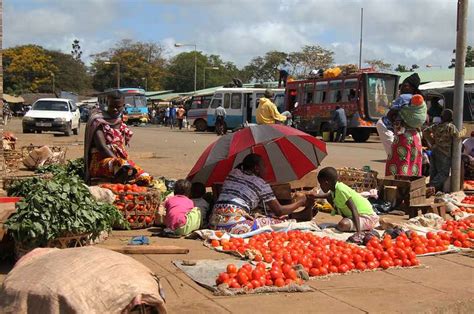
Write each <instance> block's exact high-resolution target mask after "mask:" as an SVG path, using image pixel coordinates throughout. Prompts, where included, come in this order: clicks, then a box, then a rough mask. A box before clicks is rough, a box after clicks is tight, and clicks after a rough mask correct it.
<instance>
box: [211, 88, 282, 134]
mask: <svg viewBox="0 0 474 314" xmlns="http://www.w3.org/2000/svg"><path fill="white" fill-rule="evenodd" d="M265 90H266V89H265V88H246V87H229V88H221V89H218V90H216V91H215V92H214V96H213V97H212V100H211V103H210V105H209V107H208V109H207V125H208V126H209V127H211V128H212V127H215V125H216V117H215V115H214V114H215V111H216V108H217V107H219V105H221V104H222V106H223V107H224V109H225V110H226V113H227V116H226V119H225V122H226V127H227V129H235V128H237V127H240V126H242V125H244V124H246V123H256V118H255V113H256V110H257V108H258V102H259V99H260V98H262V97H263V94H264V92H265ZM271 90H272V91H273V92H274V94H275V96H274V99H273V102H274V103H275V104H276V105H277V107H278V110H279V111H280V112H282V111H284V100H285V90H284V89H271Z"/></svg>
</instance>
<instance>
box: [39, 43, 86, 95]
mask: <svg viewBox="0 0 474 314" xmlns="http://www.w3.org/2000/svg"><path fill="white" fill-rule="evenodd" d="M46 54H47V55H48V56H50V57H51V60H52V62H53V64H54V65H55V67H56V70H55V71H53V73H54V76H55V85H56V90H64V91H70V92H76V93H81V92H84V91H86V90H89V89H91V77H90V76H89V74H88V73H87V68H86V66H85V65H84V63H82V62H81V61H80V60H77V59H76V58H75V57H74V56H72V55H70V54H65V53H62V52H59V51H50V50H46Z"/></svg>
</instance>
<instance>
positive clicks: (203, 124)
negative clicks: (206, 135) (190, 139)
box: [194, 119, 207, 132]
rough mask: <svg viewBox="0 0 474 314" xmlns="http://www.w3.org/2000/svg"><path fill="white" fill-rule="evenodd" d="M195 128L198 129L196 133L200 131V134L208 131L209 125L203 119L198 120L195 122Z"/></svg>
mask: <svg viewBox="0 0 474 314" xmlns="http://www.w3.org/2000/svg"><path fill="white" fill-rule="evenodd" d="M194 126H195V127H196V131H199V132H205V131H207V123H206V121H204V120H202V119H200V120H197V121H196V122H194Z"/></svg>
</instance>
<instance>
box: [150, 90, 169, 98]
mask: <svg viewBox="0 0 474 314" xmlns="http://www.w3.org/2000/svg"><path fill="white" fill-rule="evenodd" d="M172 91H173V90H172V89H168V90H156V91H147V92H145V96H146V97H151V96H155V95H162V94H168V93H171V92H172Z"/></svg>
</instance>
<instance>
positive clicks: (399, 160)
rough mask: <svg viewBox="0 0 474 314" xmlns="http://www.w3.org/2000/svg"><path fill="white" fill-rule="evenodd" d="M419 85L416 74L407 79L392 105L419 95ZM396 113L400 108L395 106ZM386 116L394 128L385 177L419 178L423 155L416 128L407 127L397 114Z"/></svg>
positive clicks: (419, 136)
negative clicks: (403, 176)
mask: <svg viewBox="0 0 474 314" xmlns="http://www.w3.org/2000/svg"><path fill="white" fill-rule="evenodd" d="M419 85H420V78H419V77H418V75H417V74H416V73H414V74H412V75H410V76H409V77H407V78H406V79H405V80H404V81H403V83H402V85H401V87H400V94H401V95H402V96H404V97H402V96H400V97H398V98H397V100H395V102H394V103H397V102H398V101H399V100H403V99H404V98H406V97H408V98H410V99H411V97H412V96H413V95H414V94H421V92H420V90H419V89H418V86H419ZM395 107H397V109H396V111H397V112H398V111H399V110H401V109H399V108H400V106H399V105H396V106H395ZM392 111H393V110H391V113H392V114H389V115H387V117H389V118H390V120H391V121H390V122H392V124H393V128H394V139H393V143H392V149H391V152H390V154H389V155H388V159H387V162H386V164H385V175H386V176H394V175H406V176H421V171H422V161H423V154H422V149H423V146H422V145H421V135H420V132H419V131H418V130H417V129H416V128H410V127H408V126H407V125H406V124H405V123H403V121H401V120H400V118H399V117H400V116H399V114H393V112H392Z"/></svg>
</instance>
